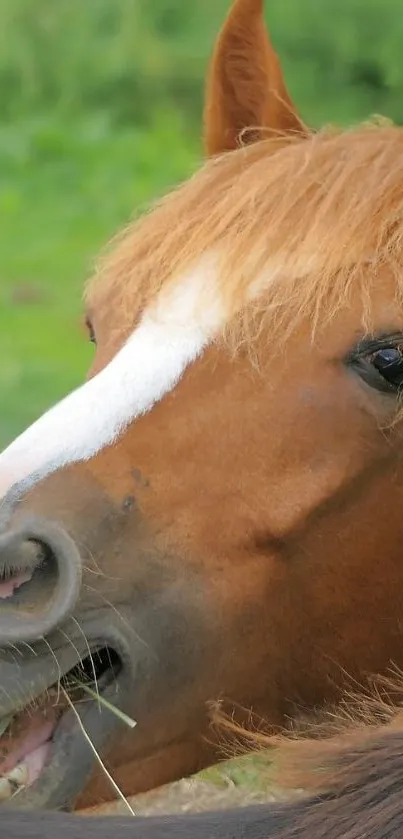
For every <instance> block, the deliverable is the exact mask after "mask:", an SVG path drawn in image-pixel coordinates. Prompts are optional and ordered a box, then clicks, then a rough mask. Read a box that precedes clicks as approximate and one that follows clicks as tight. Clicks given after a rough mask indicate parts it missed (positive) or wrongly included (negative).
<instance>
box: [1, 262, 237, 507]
mask: <svg viewBox="0 0 403 839" xmlns="http://www.w3.org/2000/svg"><path fill="white" fill-rule="evenodd" d="M204 267H206V266H204ZM214 279H215V278H212V276H211V273H210V272H209V271H207V272H206V271H205V270H204V271H201V270H200V268H199V269H198V270H197V271H195V272H193V273H192V274H191V275H190V276H188V277H187V278H186V280H185V281H184V282H182V283H180V284H179V286H175V287H174V288H172V290H171V291H170V292H169V293H167V292H163V293H161V294H160V296H159V298H158V300H157V302H156V304H155V305H154V306H153V307H152V308H151V309H150V310H148V311H147V312H145V314H144V316H143V318H142V320H141V322H140V324H139V326H138V327H137V328H136V329H135V331H134V332H133V334H132V335H131V336H130V338H129V339H128V341H127V343H126V344H125V345H124V346H123V347H122V349H121V350H120V351H119V352H118V353H117V354H116V356H115V357H114V358H113V359H112V361H111V362H110V363H109V364H108V365H107V366H106V367H105V368H104V369H103V370H102V371H101V372H100V373H98V374H97V375H96V376H94V378H92V379H91V380H90V381H88V382H86V383H85V384H83V385H82V386H81V387H80V388H78V389H77V390H75V391H73V392H72V393H70V395H69V396H67V397H66V398H65V399H63V400H62V401H61V402H58V403H57V404H56V405H55V406H54V407H53V408H51V409H50V410H49V411H47V413H45V414H44V415H43V416H42V417H41V418H40V419H39V420H37V421H36V422H35V423H34V424H33V425H31V426H30V427H29V428H28V429H27V430H26V431H25V432H24V433H23V434H21V436H20V437H17V439H16V440H15V441H14V442H13V443H11V445H10V446H9V447H8V448H7V449H6V450H5V451H4V452H3V453H2V454H1V455H0V498H1V497H3V496H4V495H5V493H6V492H7V491H8V490H9V489H10V488H11V487H12V486H13V485H14V484H15V483H17V482H20V481H23V480H26V479H28V478H29V477H30V476H33V475H34V478H35V480H38V479H40V478H43V477H44V476H45V475H48V474H50V473H51V472H54V471H56V470H57V469H59V468H60V467H62V466H66V465H67V464H70V463H74V462H77V461H82V460H88V459H89V458H90V457H92V456H93V455H95V454H96V453H97V452H99V451H100V450H101V449H103V448H104V447H105V446H107V445H109V444H111V443H113V442H114V441H116V440H117V439H118V437H119V436H120V435H121V433H122V431H124V429H125V428H127V426H128V425H129V424H130V423H131V422H132V421H133V420H135V419H136V418H137V417H139V416H141V415H142V414H145V413H146V412H147V411H149V410H150V408H152V406H153V405H154V404H155V403H156V402H158V401H159V400H160V399H161V398H162V397H163V396H164V394H166V393H168V392H169V391H170V390H172V389H173V388H174V387H175V385H176V384H177V382H178V381H179V379H180V378H181V376H182V374H183V372H184V371H185V369H186V367H187V366H188V365H189V364H191V363H192V362H193V361H194V360H195V359H196V358H197V357H198V356H199V355H200V354H201V352H202V351H203V349H204V347H205V346H206V344H207V343H209V341H211V339H212V338H213V337H214V335H215V334H216V333H217V332H218V330H219V329H220V327H222V325H223V324H222V318H223V310H222V305H221V303H220V301H219V300H218V299H217V300H216V302H215V304H214V305H213V306H208V307H207V311H206V307H205V306H203V296H204V295H203V291H206V290H207V291H208V293H209V294H211V288H212V287H213V288H214V285H215V282H214ZM209 280H210V282H208V281H209ZM206 281H207V283H206Z"/></svg>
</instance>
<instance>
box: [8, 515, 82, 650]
mask: <svg viewBox="0 0 403 839" xmlns="http://www.w3.org/2000/svg"><path fill="white" fill-rule="evenodd" d="M80 587H81V560H80V555H79V553H78V550H77V548H76V546H75V543H74V542H73V540H72V539H71V538H70V536H69V535H68V534H67V533H66V532H65V531H64V530H62V529H61V528H60V527H58V526H57V525H56V524H54V523H52V522H48V521H43V520H40V519H36V518H35V519H32V518H31V519H29V520H28V519H26V520H24V521H23V522H22V523H20V524H19V525H18V527H16V528H15V529H10V530H7V531H4V532H3V533H2V534H0V646H2V645H4V644H7V643H13V642H16V641H36V640H37V639H39V638H42V637H43V636H44V635H47V634H48V633H49V632H51V631H52V630H53V629H56V628H57V627H58V626H59V625H60V624H61V623H62V621H63V620H64V619H65V618H67V617H68V616H69V615H70V614H71V612H72V611H73V609H74V606H75V604H76V602H77V599H78V596H79V592H80Z"/></svg>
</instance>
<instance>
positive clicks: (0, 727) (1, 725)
mask: <svg viewBox="0 0 403 839" xmlns="http://www.w3.org/2000/svg"><path fill="white" fill-rule="evenodd" d="M13 718H14V714H9V715H8V716H7V717H2V718H1V720H0V737H2V736H3V734H5V732H6V731H7V729H8V726H9V725H10V724H11V723H12V721H13Z"/></svg>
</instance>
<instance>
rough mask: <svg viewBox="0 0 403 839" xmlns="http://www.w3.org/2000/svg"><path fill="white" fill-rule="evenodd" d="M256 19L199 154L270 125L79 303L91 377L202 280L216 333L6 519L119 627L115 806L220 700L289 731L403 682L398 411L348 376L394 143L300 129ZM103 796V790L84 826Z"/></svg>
mask: <svg viewBox="0 0 403 839" xmlns="http://www.w3.org/2000/svg"><path fill="white" fill-rule="evenodd" d="M261 5H262V4H261V3H258V2H255V3H253V2H252V0H237V2H236V3H235V5H234V7H233V12H232V14H231V15H230V17H229V19H228V21H227V23H226V25H225V29H224V32H223V34H222V36H221V39H220V40H219V43H218V46H217V49H216V53H215V57H214V59H213V64H212V71H211V75H210V81H209V87H208V99H207V104H206V123H207V124H206V138H207V140H206V143H207V148H208V151H209V152H210V153H212V152H214V153H215V152H225V150H226V149H228V148H231V149H232V148H233V147H234V146H235V144H236V142H237V141H236V137H237V136H238V134H239V131H240V129H242V128H250V127H252V128H253V127H256V123H261V125H260V127H261V129H262V131H259V132H258V141H257V142H254V143H251V144H249V145H248V144H246V145H245V146H243V147H241V148H239V149H237V150H232V151H228V152H225V153H223V154H221V155H220V156H218V157H216V158H214V159H212V160H210V161H208V162H207V163H206V164H205V165H204V167H203V168H202V169H201V171H200V172H199V173H197V174H196V175H195V176H194V178H193V179H191V180H190V181H189V182H188V183H186V184H184V185H183V186H181V187H180V188H179V189H178V190H177V191H176V192H174V193H173V194H172V195H170V196H168V197H167V198H166V199H164V200H163V201H162V202H161V203H160V204H159V205H158V206H157V207H156V208H155V209H153V210H152V211H151V212H150V213H149V214H148V215H146V216H145V217H144V218H143V219H141V220H140V221H138V222H137V223H136V224H135V225H134V226H133V227H132V226H131V227H130V228H129V229H128V230H127V231H125V232H124V234H123V235H122V236H121V237H119V239H118V240H117V242H115V243H114V244H113V248H112V250H111V252H110V253H109V254H108V255H107V256H105V258H104V260H103V261H102V262H101V264H100V268H99V271H98V273H97V276H96V278H95V279H94V281H93V282H91V284H90V286H89V289H88V291H87V305H88V314H89V316H90V318H91V321H92V323H93V327H94V331H95V334H96V338H97V351H96V356H95V359H94V363H93V366H92V369H91V371H90V375H93V374H95V373H97V371H99V370H101V369H103V368H104V367H105V365H107V364H108V362H109V361H110V360H111V359H112V358H113V356H114V355H115V353H116V351H117V349H118V348H119V347H120V346H121V345H122V344H123V343H124V341H125V339H126V338H127V336H128V334H129V333H130V331H131V330H132V329H133V326H134V325H135V324H136V323H137V322H138V319H139V317H140V315H141V312H142V311H143V310H144V308H145V307H146V306H147V305H148V304H150V303H152V302H153V301H154V300H155V298H156V295H157V294H158V292H159V291H160V290H161V289H169V288H170V287H171V286H172V287H173V286H174V285H175V284H177V283H179V281H180V279H181V278H183V275H184V274H185V273H186V272H187V271H189V270H191V269H192V268H193V267H195V266H197V265H199V264H200V260H201V259H205V260H211V263H210V270H211V272H212V290H213V292H214V291H215V290H216V285H215V284H216V283H217V282H219V283H220V288H221V290H222V293H223V296H224V301H225V305H226V311H227V315H228V324H227V329H226V330H224V332H225V334H223V335H222V336H218V338H217V341H216V342H215V343H214V344H212V345H211V346H209V347H208V349H207V350H206V352H205V354H204V355H203V357H202V358H199V359H198V360H197V361H196V362H195V363H194V364H193V365H192V366H191V367H190V368H189V369H188V370H187V371H186V373H185V375H184V376H183V378H182V379H181V381H180V382H179V384H178V385H177V387H176V388H175V389H174V391H173V392H171V393H169V394H168V395H167V396H166V397H165V398H164V399H162V400H161V401H160V402H159V403H158V404H157V405H155V407H154V408H153V410H152V411H150V413H149V414H147V415H145V416H143V417H141V418H140V419H138V420H137V421H136V422H135V423H133V424H132V425H131V426H130V427H129V428H128V429H127V430H126V431H125V433H124V434H122V435H121V437H120V438H119V439H118V440H117V441H116V443H115V444H114V445H113V446H109V447H107V448H105V449H103V450H102V451H101V452H100V453H99V454H98V455H97V456H96V457H93V458H92V459H91V460H89V461H88V462H85V463H84V462H81V463H78V464H75V465H73V466H69V467H67V468H65V469H61V470H59V471H58V472H55V473H54V474H52V475H50V476H49V477H47V478H46V479H44V480H42V481H40V482H38V483H37V484H36V486H35V487H34V488H33V489H31V490H29V491H27V492H25V493H22V494H21V496H20V497H18V499H17V503H15V506H14V507H12V508H11V510H5V509H4V507H3V508H2V509H3V513H4V512H6V513H7V514H8V515H9V523H8V526H9V527H10V528H11V529H12V528H13V527H19V526H21V523H22V524H23V523H24V521H25V520H26V517H27V516H32V515H34V516H39V517H41V518H46V517H48V518H51V519H52V520H55V521H57V522H59V524H60V525H61V526H62V527H63V528H65V529H66V530H67V532H68V533H69V535H70V537H71V538H72V539H74V540H75V542H76V544H77V545H78V546H79V550H80V551H81V554H82V559H83V565H84V577H83V587H82V591H81V594H80V600H79V603H78V606H77V611H78V613H79V617H80V620H81V619H82V616H84V617H85V616H86V615H87V614H89V613H92V614H97V613H98V612H100V610H101V609H104V610H105V612H104V614H105V615H109V618H110V620H112V619H113V620H115V621H118V620H119V616H120V614H121V612H122V611H123V612H124V620H123V619H122V621H121V624H119V629H120V632H121V633H124V632H126V633H127V636H125V637H126V640H127V638H129V637H130V644H131V655H132V658H133V661H135V664H136V668H137V669H136V674H137V672H139V673H140V675H139V676H138V677H137V676H136V684H135V688H133V694H132V707H131V708H130V709H128V710H129V711H130V713H131V715H132V716H133V717H134V718H135V719H137V720H138V722H139V725H138V727H137V728H136V730H135V733H134V735H133V736H131V735H130V736H128V735H127V732H126V731H123V733H122V734H121V735H120V736H116V737H115V739H114V741H113V743H111V752H110V754H109V755H107V763H108V768H109V769H110V771H111V772H112V774H113V776H114V777H115V779H116V782H117V783H118V784H119V786H120V787H121V789H122V790H123V792H124V793H125V794H132V793H134V792H137V791H140V790H142V789H147V788H150V787H152V786H157V785H158V784H160V783H163V782H165V781H168V780H173V779H174V778H175V777H180V776H181V775H183V774H184V773H191V772H193V771H196V770H197V769H199V768H201V767H202V766H203V765H206V764H207V763H209V762H212V761H213V760H215V759H216V757H217V754H218V753H219V743H218V744H217V743H216V741H214V738H212V736H211V730H210V727H209V722H210V721H209V715H208V710H207V709H208V703H209V701H210V700H214V699H216V698H217V697H224V698H225V699H228V702H229V703H232V702H233V701H234V702H237V703H238V704H239V705H243V706H245V707H247V708H249V707H251V708H253V711H254V712H255V713H256V714H260V715H261V716H262V717H265V718H267V719H268V721H269V723H270V724H272V725H277V724H280V725H282V724H283V722H284V719H285V718H286V717H287V716H293V717H295V716H297V715H298V714H299V712H300V711H301V709H303V710H305V709H307V710H308V709H309V710H312V708H314V707H315V706H317V705H319V704H321V703H323V702H324V701H325V700H329V701H330V700H333V699H334V698H335V697H336V696H337V695H338V692H339V691H340V689H341V688H342V687H343V686H344V682H345V680H346V679H347V680H348V679H349V678H352V679H356V680H357V681H358V682H359V683H362V681H363V680H364V679H365V676H366V674H367V673H368V672H385V670H386V669H387V667H388V665H389V662H390V660H391V659H392V660H396V661H398V662H400V663H403V662H402V648H401V592H402V589H403V564H402V537H403V525H402V514H401V511H402V509H403V474H402V455H401V452H402V428H401V424H397V423H396V422H395V421H396V418H397V417H399V401H398V400H397V399H394V398H393V397H392V396H388V395H385V394H381V393H379V392H378V391H377V390H376V389H375V388H371V387H369V386H367V385H364V384H363V382H362V381H361V380H360V379H359V377H358V375H356V374H355V373H354V371H353V370H352V369H351V367H348V365H347V364H346V357H347V355H348V354H349V353H350V352H351V351H352V350H353V348H354V347H356V345H357V342H358V341H360V340H361V339H362V337H363V335H365V333H366V332H367V331H368V330H372V329H373V330H376V331H385V330H386V331H388V332H396V333H398V334H399V335H400V334H401V332H402V331H403V311H402V291H403V280H402V277H403V272H402V270H401V269H402V261H403V255H402V254H403V248H402V245H403V240H402V235H403V133H402V131H401V130H400V129H397V128H393V127H385V126H381V127H379V126H362V127H358V128H355V129H352V130H351V131H345V132H342V131H338V130H323V131H322V132H319V133H318V134H316V135H310V134H309V133H308V132H307V131H306V130H305V129H303V126H302V124H301V123H300V121H299V118H298V117H297V116H296V110H295V109H294V108H293V106H291V104H290V102H289V100H288V95H287V94H286V91H285V87H284V83H283V81H282V78H281V74H280V71H279V68H278V63H277V57H276V56H275V55H274V53H273V52H272V47H271V45H270V43H269V41H268V40H267V39H266V36H264V35H263V31H264V30H263V23H262V18H261V12H262V9H261ZM234 56H235V59H236V60H234ZM227 59H228V60H227ZM245 67H247V68H250V70H249V69H248V72H247V74H246V77H245ZM243 78H246V82H245V84H240V79H241V80H242V79H243ZM266 88H267V91H269V92H268V93H265V92H264V91H265V90H266ZM218 114H220V118H219V117H218ZM292 115H293V116H292ZM251 122H252V123H254V125H253V124H252V126H251ZM263 136H267V139H263ZM244 139H248V135H246V138H244ZM249 139H254V140H256V135H253V132H252V134H251V135H249ZM206 264H207V263H206ZM218 277H219V280H218ZM255 283H256V284H257V286H258V290H259V294H258V295H257V297H256V300H255V303H254V304H253V305H251V304H250V299H249V293H250V290H251V288H252V286H253V287H255V289H256V286H255V285H254V284H255ZM208 302H209V301H208V299H207V297H206V300H205V303H206V307H207V306H208ZM228 346H229V347H230V348H231V349H236V350H237V352H236V353H231V352H229V351H228ZM251 357H252V361H254V362H256V363H255V364H252V363H251ZM257 368H258V369H257ZM94 572H95V573H94ZM108 609H109V612H108ZM127 627H129V630H130V636H129V633H128V630H127ZM72 631H73V630H72ZM73 641H74V637H73ZM112 795H113V793H111V790H110V788H109V785H108V784H107V782H106V781H105V780H104V779H103V778H102V776H101V775H100V774H98V776H97V777H95V778H94V779H93V781H92V783H91V784H90V785H89V787H88V788H87V790H86V792H85V794H84V795H83V796H82V797H81V799H80V801H79V802H78V803H77V806H81V807H83V806H87V805H91V804H96V803H99V802H100V801H101V800H103V799H104V800H107V799H108V798H111V797H112Z"/></svg>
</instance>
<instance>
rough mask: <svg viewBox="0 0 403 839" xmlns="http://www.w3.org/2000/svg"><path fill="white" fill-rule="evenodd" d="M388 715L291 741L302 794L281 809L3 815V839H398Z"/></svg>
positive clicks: (397, 723) (400, 759)
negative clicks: (385, 718) (135, 814)
mask: <svg viewBox="0 0 403 839" xmlns="http://www.w3.org/2000/svg"><path fill="white" fill-rule="evenodd" d="M382 711H383V713H384V709H382V707H381V712H382ZM388 712H389V714H390V717H391V719H390V721H389V723H388V724H387V725H385V724H379V721H378V724H376V723H375V722H374V721H373V722H372V724H369V723H367V724H364V725H362V724H361V725H358V724H357V723H356V724H355V725H354V726H349V728H348V729H346V730H345V731H344V732H343V731H342V730H341V731H340V732H339V734H338V736H336V735H335V734H334V733H333V735H332V736H329V737H328V739H327V740H321V739H319V740H318V739H315V737H314V736H312V734H313V733H312V731H311V739H308V740H307V741H306V742H304V740H302V741H298V739H297V741H296V742H290V743H289V744H288V746H291V751H290V749H288V753H287V745H286V747H285V766H287V763H288V762H289V760H290V755H291V754H292V755H293V757H294V758H295V757H297V761H298V758H299V761H300V765H299V772H300V777H299V781H300V782H302V783H304V784H305V785H307V790H308V791H307V792H305V794H304V795H303V796H301V795H299V796H298V797H294V798H293V799H291V800H290V801H287V802H284V803H277V804H262V805H257V806H256V805H255V806H247V807H239V808H236V809H233V810H227V811H226V810H224V811H220V812H210V813H198V814H192V815H188V814H186V815H179V816H178V815H174V816H157V817H155V816H153V817H135V818H133V817H130V816H124V817H121V816H119V817H117V816H104V817H100V816H95V817H92V816H87V817H84V816H80V815H77V814H66V813H64V814H62V813H52V812H43V813H41V812H36V813H22V812H18V811H10V810H9V809H8V808H7V809H6V810H5V811H2V812H1V815H0V819H1V821H0V823H1V826H2V828H3V831H4V835H5V836H7V837H9V839H53V837H54V836H55V835H56V834H57V836H60V837H61V839H108V837H109V836H110V835H111V833H112V832H113V835H114V836H115V837H116V839H125V837H130V839H174V837H175V839H176V837H178V838H179V839H296V837H298V839H359V837H363V836H365V837H368V838H369V839H400V836H401V835H402V831H403V802H402V794H401V790H402V780H401V779H402V773H403V721H402V712H401V710H400V711H399V709H395V712H394V713H393V712H392V709H391V708H388ZM314 732H315V729H314ZM261 739H262V738H261ZM266 739H267V742H268V743H270V737H269V738H266ZM285 743H286V741H285ZM301 747H302V753H301ZM313 758H314V759H313ZM308 766H310V771H308ZM314 766H315V767H316V774H315V773H313V772H312V769H313V767H314ZM291 767H292V762H291ZM318 768H320V770H321V771H320V772H319V773H318V771H317V770H318ZM290 777H292V775H291V776H290Z"/></svg>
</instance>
